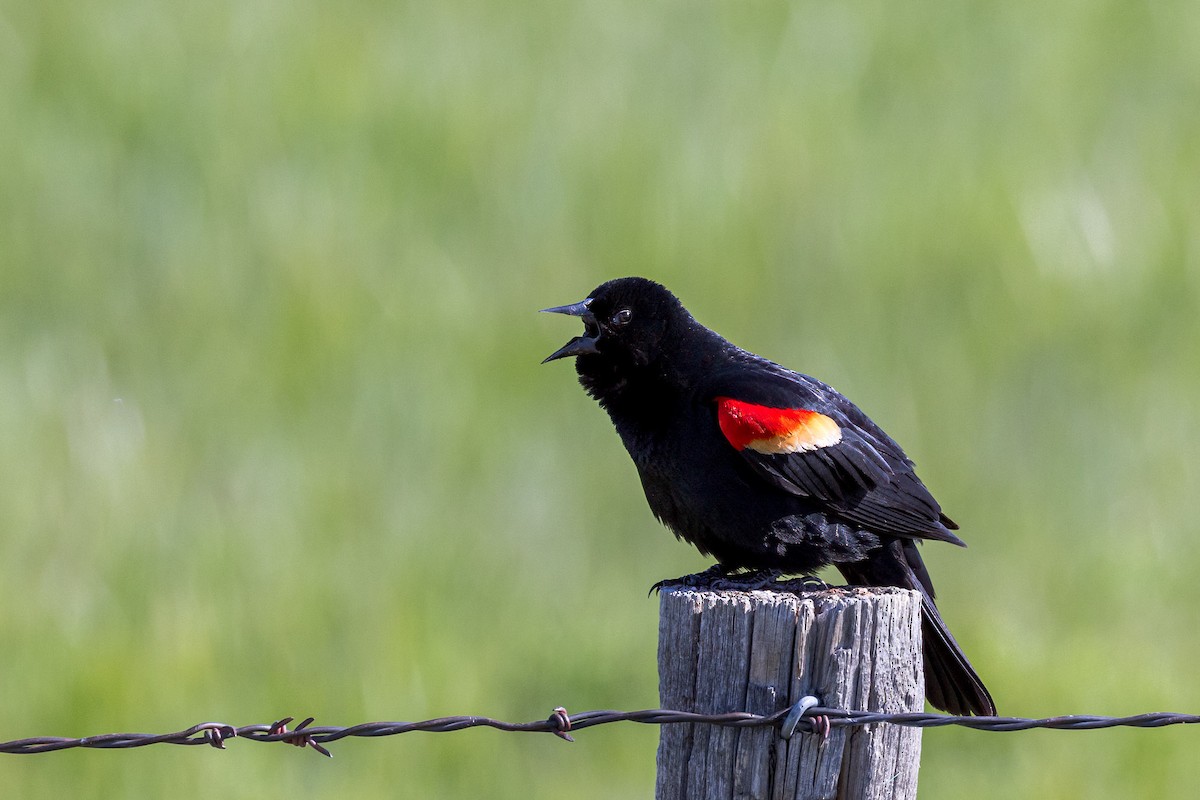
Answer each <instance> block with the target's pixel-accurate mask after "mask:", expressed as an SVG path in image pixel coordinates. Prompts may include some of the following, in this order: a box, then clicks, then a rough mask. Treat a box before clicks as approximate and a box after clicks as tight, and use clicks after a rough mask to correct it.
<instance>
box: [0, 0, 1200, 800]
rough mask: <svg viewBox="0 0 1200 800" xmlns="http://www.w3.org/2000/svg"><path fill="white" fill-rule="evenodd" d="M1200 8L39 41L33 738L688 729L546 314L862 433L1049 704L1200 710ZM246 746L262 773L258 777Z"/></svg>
mask: <svg viewBox="0 0 1200 800" xmlns="http://www.w3.org/2000/svg"><path fill="white" fill-rule="evenodd" d="M1198 40H1200V9H1198V8H1197V7H1196V6H1195V4H1193V3H1186V2H1178V1H1177V0H1167V2H1163V3H1156V4H1137V3H1128V2H1126V3H1120V2H1108V3H1105V2H1101V3H1095V2H1091V3H1083V2H1078V1H1077V0H1067V2H1063V3H1054V4H1042V3H1034V2H1029V1H1028V0H1017V2H1006V3H1000V2H967V3H962V4H958V5H953V4H950V5H947V4H945V3H937V2H928V1H925V2H917V3H908V4H900V5H897V4H886V3H878V2H852V3H849V4H829V3H820V2H812V1H811V0H800V2H795V3H776V2H750V3H728V4H716V5H699V6H698V5H696V4H694V3H678V2H667V3H654V4H646V3H641V2H637V3H635V2H620V1H619V0H618V2H612V1H611V0H609V1H607V2H603V3H600V2H595V1H594V0H592V1H591V2H588V1H587V0H585V2H579V3H560V2H536V1H535V2H527V3H518V4H514V3H511V2H503V3H502V2H487V0H484V1H483V2H479V1H478V0H476V1H475V2H455V1H454V0H451V1H450V2H442V3H427V4H420V3H396V4H387V3H376V2H367V1H365V0H364V1H363V2H350V3H345V4H341V5H338V6H333V5H328V6H322V5H319V4H314V3H309V2H303V0H302V1H301V2H292V3H279V2H269V0H248V2H236V3H234V2H226V1H225V0H217V1H216V2H214V3H205V4H188V3H161V2H148V1H147V0H108V2H96V1H95V0H81V1H80V2H76V3H69V4H62V3H36V2H29V0H16V1H15V2H8V3H5V4H3V5H2V6H0V104H2V107H3V109H4V113H3V114H0V441H2V442H3V444H2V446H0V485H3V487H4V489H3V492H2V493H0V531H2V533H0V581H2V584H0V585H2V586H3V590H4V595H5V598H6V602H5V612H4V613H3V614H0V647H2V649H3V652H4V653H5V656H4V659H3V663H4V680H3V683H2V685H0V707H3V709H4V721H3V725H2V729H0V739H12V738H19V737H25V736H35V735H86V734H93V733H104V732H110V731H118V730H140V731H166V730H175V729H178V728H181V727H184V726H186V725H189V724H191V723H193V722H198V721H202V720H209V719H220V720H223V721H227V722H231V723H236V724H247V723H252V722H267V721H270V720H272V719H274V718H277V717H281V716H284V715H295V716H299V717H303V716H306V715H309V714H312V715H315V716H316V717H317V719H318V721H319V722H320V723H324V724H351V723H355V722H361V721H367V720H373V719H423V718H426V717H431V716H438V715H443V714H458V713H479V714H488V715H492V716H499V717H504V718H511V719H533V718H538V717H542V716H544V715H546V714H548V713H549V712H550V709H551V708H552V707H553V706H555V705H558V704H564V705H566V706H567V707H568V708H570V709H572V710H580V711H581V710H585V709H591V708H606V707H612V708H637V707H649V706H654V705H655V704H656V700H657V694H656V693H657V686H656V677H655V669H654V649H655V636H656V620H657V607H656V604H655V603H654V602H653V601H652V600H648V599H647V598H646V588H647V587H648V586H649V585H650V584H651V583H652V582H654V581H655V580H657V579H659V578H662V577H665V576H670V575H677V574H680V573H683V572H687V571H691V570H694V569H698V568H701V567H703V566H704V565H705V562H704V561H703V560H702V559H701V558H700V557H699V556H697V555H696V554H695V553H693V552H692V551H691V550H690V549H689V548H687V547H685V546H683V545H680V544H678V543H676V542H675V541H674V540H673V539H672V537H671V536H669V535H668V534H667V533H666V532H665V531H663V530H661V529H660V528H659V527H658V526H657V524H656V523H655V522H654V520H653V519H652V518H651V516H650V514H649V513H648V511H647V510H646V508H645V504H644V501H643V499H642V498H641V495H640V488H639V486H638V483H637V479H636V476H635V474H634V470H633V468H632V466H631V465H630V464H629V463H628V459H627V457H626V456H625V454H624V452H623V451H622V450H621V448H620V445H619V443H618V441H617V439H616V437H615V436H614V435H613V433H612V431H611V430H610V428H609V424H608V421H607V419H606V418H605V416H604V415H603V414H602V413H601V412H600V411H599V410H598V409H597V408H595V407H594V405H593V404H592V403H591V402H590V401H589V400H588V399H587V398H586V397H585V396H584V395H583V393H582V392H581V391H580V390H579V388H578V387H577V386H576V385H575V384H574V376H573V373H572V371H571V369H570V367H569V366H567V365H564V364H553V365H550V366H546V367H541V366H539V364H538V361H539V360H540V359H541V358H542V357H543V356H544V355H546V354H547V353H549V352H550V351H551V350H553V349H554V348H556V347H557V346H559V345H560V344H562V342H563V341H565V340H566V339H567V338H568V337H569V336H571V335H573V334H574V333H575V332H576V330H575V326H574V324H573V323H572V324H568V323H567V321H565V320H563V319H561V318H554V317H549V316H538V315H537V314H535V313H534V311H535V310H536V309H538V308H542V307H544V306H548V305H554V304H558V303H565V302H572V301H575V300H578V299H581V298H582V297H584V296H585V295H586V294H587V292H588V291H589V290H590V289H591V288H593V287H594V286H595V285H597V284H599V283H600V282H602V281H603V280H605V279H607V278H610V277H615V276H618V275H624V274H645V275H647V276H649V277H653V278H656V279H659V280H662V281H664V282H665V283H667V284H668V285H669V286H670V287H671V288H673V289H674V290H675V291H676V292H677V293H678V294H679V295H680V296H681V297H682V298H683V300H684V301H685V302H686V303H687V304H688V305H689V307H690V308H691V309H692V310H693V312H694V313H695V314H696V315H697V317H698V318H700V319H701V320H702V321H703V322H705V323H707V324H708V325H710V326H712V327H714V328H715V329H717V330H719V331H721V332H722V333H724V334H725V335H726V336H727V337H729V338H731V339H733V340H734V341H736V342H738V343H739V344H741V345H743V346H745V347H748V348H750V349H753V350H756V351H758V352H761V353H763V354H765V355H768V356H770V357H773V358H775V359H776V360H778V361H781V362H783V363H785V364H787V365H789V366H792V367H794V368H796V369H800V370H803V371H805V372H809V373H811V374H814V375H817V376H818V377H821V378H823V379H825V380H827V381H829V382H830V383H832V384H834V385H835V386H837V387H839V388H840V389H841V390H842V391H843V392H845V393H846V394H848V395H850V396H851V397H852V398H853V399H854V400H856V401H857V402H858V403H859V404H860V405H861V406H863V407H864V408H865V409H866V410H867V411H868V412H869V413H870V414H872V416H874V417H875V418H876V419H877V420H878V421H879V422H880V423H881V424H883V425H884V426H885V427H886V428H887V429H888V430H889V431H890V432H891V433H892V434H893V435H894V436H896V438H897V439H899V440H900V441H901V442H902V443H903V444H904V445H905V447H906V448H907V449H908V451H909V453H910V454H911V455H912V456H913V457H914V458H915V459H917V461H918V462H919V465H920V467H921V471H922V474H923V476H924V477H925V479H926V481H927V482H928V483H929V484H930V486H931V487H932V488H933V489H934V490H935V492H936V493H937V494H938V496H939V498H941V500H942V502H943V504H944V505H945V507H946V509H947V511H948V512H949V513H950V514H951V515H952V516H954V517H955V518H956V519H957V520H958V521H959V522H960V523H961V524H962V526H963V531H962V533H963V534H964V537H965V538H966V539H967V540H968V541H969V542H970V545H971V547H970V549H969V550H967V551H959V550H956V549H954V548H950V547H936V546H931V547H928V548H927V549H926V554H927V558H928V561H929V562H930V566H931V569H932V570H933V573H934V575H935V577H936V579H937V581H938V587H939V590H940V596H941V597H942V604H943V607H944V609H945V614H946V616H947V617H948V619H949V620H950V623H951V625H952V627H953V629H954V630H955V632H956V634H957V635H958V637H959V639H960V640H961V641H962V642H963V644H964V646H965V648H966V650H967V651H968V652H969V653H970V654H971V656H972V658H973V660H974V662H975V664H976V665H977V666H978V668H979V670H980V672H981V673H982V674H983V675H984V677H985V678H986V679H987V681H988V683H989V685H990V687H991V688H992V690H993V692H994V694H995V696H996V699H997V701H998V703H999V704H1000V708H1001V711H1002V712H1006V713H1012V714H1021V715H1035V716H1036V715H1050V714H1061V713H1070V712H1077V713H1084V712H1089V713H1105V714H1123V713H1133V712H1140V711H1150V710H1180V711H1189V710H1190V711H1195V710H1196V709H1200V687H1198V686H1197V682H1196V680H1195V673H1196V664H1197V663H1198V662H1200V639H1198V637H1197V636H1196V635H1195V632H1196V631H1197V630H1198V629H1200V610H1198V609H1200V588H1198V584H1197V581H1196V572H1197V569H1198V567H1200V536H1198V535H1197V532H1198V528H1200V525H1198V523H1197V517H1196V512H1195V498H1196V495H1197V490H1198V489H1200V466H1197V454H1198V453H1200V421H1198V418H1197V410H1196V409H1197V406H1198V404H1200V322H1198V320H1197V317H1198V314H1197V311H1198V309H1200V194H1198V193H1197V191H1196V189H1197V186H1198V185H1200V183H1198V179H1200V48H1198V47H1197V46H1196V42H1197V41H1198ZM1196 736H1197V732H1196V731H1191V730H1187V729H1168V730H1160V731H1114V732H1097V733H1074V734H1064V733H1056V732H1031V733H1024V734H1010V735H998V734H986V733H978V732H971V731H965V730H953V731H952V730H939V731H932V732H928V733H926V734H925V753H924V763H923V769H922V797H928V798H957V797H963V796H966V795H967V794H968V793H969V794H970V796H972V797H975V798H977V800H982V798H991V797H997V798H999V797H1004V798H1009V797H1038V798H1060V797H1089V798H1099V797H1130V796H1133V797H1191V796H1192V795H1193V792H1194V791H1195V790H1194V787H1195V785H1196V784H1197V782H1200V762H1197V760H1196V758H1195V749H1196ZM656 742H657V731H656V730H654V729H653V728H648V727H647V728H642V727H638V726H625V727H619V726H612V727H606V728H601V729H595V730H590V731H587V732H585V733H583V734H581V735H580V736H579V742H578V743H577V744H575V745H573V746H567V745H564V744H563V743H562V742H560V741H558V740H556V739H554V738H553V737H549V736H517V735H508V734H499V733H496V732H492V731H473V732H463V733H456V734H454V735H452V736H437V735H421V734H412V735H409V736H405V737H402V738H400V739H391V740H384V741H358V742H355V743H348V744H343V745H341V746H338V747H335V748H334V752H335V755H336V758H335V759H334V761H332V762H326V761H325V760H323V759H320V758H317V757H314V756H312V755H303V754H300V753H296V752H293V751H290V750H277V749H274V748H265V747H252V746H247V745H242V746H231V748H230V751H229V752H227V753H221V754H217V753H212V752H208V751H197V750H192V749H185V748H168V747H156V748H151V749H147V750H140V751H136V752H124V753H102V752H69V753H62V754H57V755H47V756H37V757H28V758H16V757H11V756H10V757H4V758H3V760H2V761H0V785H3V786H4V787H5V794H6V796H12V797H23V798H41V797H45V798H50V797H56V798H57V797H62V796H71V797H77V798H86V797H152V796H165V795H166V794H167V793H168V792H171V793H173V794H178V793H180V791H181V790H182V791H183V792H184V793H185V794H186V795H188V796H196V795H198V794H199V793H200V791H201V790H202V791H203V792H204V794H205V795H206V796H235V797H241V796H250V795H254V794H265V793H272V794H274V795H275V796H287V795H291V794H299V793H310V794H312V795H313V796H320V795H330V796H347V797H351V796H364V797H373V796H385V795H389V794H392V795H401V796H413V797H440V798H459V797H462V798H467V797H471V798H473V797H495V798H557V797H562V796H570V797H574V798H591V797H596V798H600V797H604V798H612V797H647V796H649V794H650V792H651V787H652V783H653V774H654V748H655V745H656ZM235 745H236V743H235Z"/></svg>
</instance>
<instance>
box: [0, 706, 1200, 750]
mask: <svg viewBox="0 0 1200 800" xmlns="http://www.w3.org/2000/svg"><path fill="white" fill-rule="evenodd" d="M292 720H293V718H292V717H286V718H284V719H281V720H279V721H277V722H274V723H272V724H270V725H244V726H241V727H236V726H233V725H227V724H225V723H222V722H202V723H200V724H198V725H193V726H192V727H190V728H185V729H184V730H181V731H175V732H174V733H159V734H153V733H106V734H100V735H98V736H85V737H83V738H80V739H70V738H64V737H57V736H43V737H37V738H31V739H15V740H13V741H10V742H0V753H13V754H32V753H49V752H54V751H58V750H69V749H73V748H88V749H97V750H118V749H125V748H131V747H146V746H148V745H153V744H175V745H202V744H207V745H209V746H211V747H216V748H219V749H222V750H224V749H225V743H226V742H228V741H229V740H231V739H244V740H249V741H252V742H286V743H287V744H291V745H294V746H296V747H311V748H312V749H314V750H316V751H317V752H319V753H321V754H323V755H326V756H330V757H332V754H331V753H330V752H329V750H328V749H327V748H326V747H325V745H327V744H330V743H331V742H336V741H339V740H341V739H348V738H351V737H364V738H378V737H382V736H397V735H399V734H402V733H412V732H414V731H426V732H429V733H448V732H451V731H461V730H466V729H467V728H482V727H487V728H495V729H497V730H502V731H513V732H524V733H553V734H554V735H556V736H558V737H560V738H562V739H565V740H566V741H569V742H570V741H574V739H573V738H572V737H571V735H570V733H569V731H578V730H583V729H584V728H591V727H594V726H596V725H608V724H611V723H614V722H635V723H639V724H643V725H677V724H684V723H692V724H707V725H718V726H722V727H733V728H762V727H779V728H781V735H782V736H784V737H785V738H786V737H789V736H791V735H792V733H793V732H802V733H809V734H819V735H822V736H829V735H830V733H831V731H833V730H837V729H839V728H850V727H859V726H864V725H876V724H890V725H902V726H905V727H913V728H942V727H946V726H948V725H960V726H963V727H967V728H973V729H975V730H981V731H1024V730H1031V729H1034V728H1048V729H1053V730H1096V729H1099V728H1115V727H1131V728H1161V727H1164V726H1167V725H1192V724H1196V723H1200V716H1197V715H1194V714H1180V713H1168V712H1161V713H1152V714H1136V715H1133V716H1128V717H1100V716H1092V715H1078V714H1076V715H1069V716H1059V717H1045V718H1042V719H1032V718H1026V717H961V716H953V715H949V714H928V713H924V712H905V713H883V712H873V711H848V710H844V709H837V708H825V707H822V706H820V705H817V704H816V699H815V698H812V697H806V698H804V699H803V700H801V701H800V702H799V703H797V704H796V705H795V706H791V707H789V708H785V709H782V710H780V711H777V712H775V713H774V714H767V715H762V714H751V713H748V712H731V713H726V714H703V713H696V712H689V711H671V710H667V709H662V708H654V709H645V710H642V711H585V712H583V713H580V714H568V713H567V710H566V709H565V708H562V707H561V706H560V707H559V708H556V709H554V713H552V714H551V715H550V716H549V717H547V718H546V719H542V720H535V721H533V722H504V721H502V720H497V719H491V718H490V717H480V716H458V717H438V718H436V719H427V720H423V721H421V722H366V723H362V724H360V725H351V726H349V727H334V726H315V727H314V726H312V722H313V718H312V717H309V718H308V719H306V720H304V721H303V722H301V723H300V724H299V725H297V726H296V727H295V728H294V729H293V730H288V727H287V726H288V725H289V724H290V723H291V722H292Z"/></svg>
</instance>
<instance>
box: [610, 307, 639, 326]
mask: <svg viewBox="0 0 1200 800" xmlns="http://www.w3.org/2000/svg"><path fill="white" fill-rule="evenodd" d="M631 319H633V312H632V311H630V310H629V309H628V308H622V309H621V310H620V311H618V312H617V313H615V314H613V315H612V317H611V318H609V320H608V321H609V322H611V323H612V324H613V325H624V324H626V323H627V322H629V320H631Z"/></svg>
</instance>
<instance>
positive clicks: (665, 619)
mask: <svg viewBox="0 0 1200 800" xmlns="http://www.w3.org/2000/svg"><path fill="white" fill-rule="evenodd" d="M659 613H660V616H659V629H658V638H659V641H658V673H659V696H660V701H661V704H662V707H663V708H668V709H675V710H680V711H697V712H701V713H724V712H729V711H750V712H753V713H756V714H771V713H774V712H776V711H779V710H780V709H783V708H787V707H789V706H791V705H793V704H794V703H796V702H798V701H799V700H800V698H802V697H804V696H805V695H813V696H815V697H817V698H819V699H820V701H821V705H823V706H826V707H829V708H848V709H865V710H870V711H889V712H890V711H920V710H921V709H922V708H923V703H924V696H925V685H924V679H923V677H922V670H921V601H920V598H919V596H918V595H917V594H916V592H911V591H906V590H902V589H870V590H867V589H830V590H828V591H823V592H806V593H803V594H799V595H796V594H786V593H777V592H765V591H756V592H732V591H698V590H695V589H689V588H684V587H676V588H671V589H664V590H663V592H662V597H661V605H660V612H659ZM920 759H921V731H920V730H919V729H917V728H902V727H899V726H895V725H868V726H863V727H855V728H835V729H834V730H833V732H832V733H831V734H830V736H829V738H828V739H823V738H822V737H821V736H819V735H813V734H806V733H801V732H797V733H796V734H795V735H794V736H793V737H792V738H791V739H790V740H787V741H784V740H783V739H782V738H781V737H780V736H779V731H778V729H777V728H744V729H739V728H728V727H717V726H714V725H705V724H695V725H691V724H687V725H664V726H662V733H661V738H660V740H659V747H658V781H657V787H656V795H655V796H656V798H657V800H734V799H735V798H737V800H749V799H751V798H753V799H754V800H793V798H804V799H805V800H810V799H811V800H817V798H820V799H821V800H826V799H829V800H832V799H833V798H837V799H838V800H858V799H860V798H863V799H865V798H870V799H871V800H884V798H887V799H888V800H892V799H895V800H904V799H906V798H915V797H916V794H917V768H918V766H919V765H920Z"/></svg>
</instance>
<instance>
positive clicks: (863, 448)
mask: <svg viewBox="0 0 1200 800" xmlns="http://www.w3.org/2000/svg"><path fill="white" fill-rule="evenodd" d="M545 310H546V311H549V312H554V313H558V314H570V315H571V316H576V317H580V318H581V319H582V320H583V325H584V332H583V335H582V336H576V337H575V338H573V339H571V341H569V342H567V343H566V344H565V345H564V346H563V347H561V348H559V349H558V350H557V351H555V352H554V353H552V354H551V355H550V356H549V357H548V358H546V361H553V360H555V359H559V358H566V357H568V356H573V357H575V368H576V371H577V372H578V373H579V382H580V383H581V384H583V388H584V389H586V390H587V392H588V394H590V395H591V396H592V397H593V398H595V399H596V400H597V401H598V402H599V403H600V405H601V406H602V407H603V408H604V410H605V411H607V412H608V415H609V417H611V418H612V422H613V425H614V426H615V427H616V429H617V433H618V434H620V436H621V441H622V442H623V443H624V444H625V449H626V450H628V451H629V455H630V456H632V458H633V462H634V464H636V465H637V470H638V474H639V475H640V476H641V479H642V488H643V489H644V490H645V492H646V500H647V502H648V503H649V504H650V509H651V511H653V512H654V515H655V517H657V518H658V519H659V520H660V521H661V522H662V523H664V524H665V525H666V526H667V527H668V528H669V529H670V530H671V531H672V532H673V533H674V534H675V535H676V536H677V537H679V538H680V539H683V540H685V541H687V542H690V543H691V544H693V545H695V546H696V547H697V548H698V549H699V550H700V552H701V553H703V554H705V555H712V556H714V557H715V558H716V559H717V565H716V566H715V567H713V569H711V570H709V571H708V572H706V573H701V574H700V575H699V576H691V577H692V578H698V579H699V581H698V582H700V583H702V582H703V581H704V580H706V579H712V578H718V577H720V576H733V575H734V573H735V572H737V571H738V570H751V571H754V572H755V573H756V574H757V576H758V578H759V579H760V580H761V579H762V576H768V577H769V578H771V579H773V578H774V577H777V576H778V575H781V574H792V575H811V574H812V573H813V572H815V571H816V570H818V569H820V568H822V567H825V566H828V565H830V564H832V565H834V566H836V567H837V568H838V569H839V570H840V571H841V573H842V575H843V576H845V578H846V580H847V581H849V582H850V583H852V584H856V585H862V586H900V587H903V588H905V589H915V590H917V591H919V592H920V593H921V598H922V612H923V613H922V624H921V631H922V639H923V645H924V653H925V689H926V697H927V698H928V700H929V702H930V704H931V705H933V706H934V707H936V708H939V709H942V710H944V711H947V712H950V713H952V714H981V715H994V714H995V713H996V707H995V704H994V703H993V702H992V698H991V695H990V694H988V690H987V688H986V687H984V685H983V681H981V680H980V678H979V676H978V675H977V674H976V673H975V670H974V669H972V667H971V664H970V662H969V661H967V657H966V656H965V655H964V654H963V652H962V650H961V649H960V648H959V646H958V643H957V642H955V641H954V637H953V636H951V635H950V631H949V630H948V629H947V628H946V624H945V623H944V622H943V621H942V618H941V616H940V615H939V614H938V610H937V606H936V605H934V591H933V582H932V581H931V580H930V578H929V573H928V572H927V571H926V569H925V565H924V564H923V563H922V561H921V555H920V553H919V552H918V550H917V544H918V542H919V541H920V540H922V539H936V540H938V541H943V542H950V543H952V544H957V545H963V542H962V540H961V539H959V538H958V537H957V536H955V535H954V533H953V532H952V531H954V530H957V528H958V526H957V525H956V524H955V523H954V522H953V521H952V520H951V519H950V518H949V517H947V516H946V515H945V514H943V513H942V509H941V506H939V505H938V503H937V501H936V500H934V499H933V496H932V495H931V494H930V493H929V490H928V489H926V488H925V486H924V484H922V483H921V480H920V479H919V478H918V477H917V475H916V473H915V472H914V471H913V462H912V461H911V460H909V458H908V457H907V456H906V455H905V454H904V451H903V450H901V449H900V446H899V445H898V444H896V443H895V442H894V441H892V439H891V437H889V436H888V435H887V434H886V433H884V432H883V431H882V430H881V429H880V428H879V426H877V425H876V424H875V423H874V422H872V421H871V420H870V419H869V418H868V417H867V415H866V414H864V413H863V412H862V411H860V410H859V409H858V407H857V406H855V405H854V404H853V403H851V402H850V401H849V400H847V399H846V398H845V397H843V396H842V395H841V394H839V393H838V392H837V391H835V390H834V389H832V388H831V387H829V386H827V385H825V384H824V383H822V382H821V381H818V380H816V379H815V378H810V377H809V376H807V375H801V374H799V373H796V372H792V371H791V370H788V369H785V368H784V367H781V366H779V365H778V364H775V363H774V362H771V361H768V360H767V359H765V358H762V357H760V356H757V355H754V354H753V353H749V352H747V351H745V350H742V349H741V348H739V347H736V346H734V345H733V344H731V343H730V342H728V341H726V340H725V339H723V338H721V336H719V335H718V334H716V333H715V332H713V331H711V330H709V329H708V328H706V327H704V326H703V325H701V324H700V323H699V322H697V321H696V320H695V319H694V318H693V317H692V315H691V314H689V313H688V311H687V309H685V308H684V307H683V305H682V304H681V303H680V302H679V300H678V299H677V298H676V297H675V295H673V294H671V292H669V291H668V290H667V289H666V288H665V287H663V286H661V285H659V284H657V283H654V282H653V281H649V280H646V279H645V278H619V279H617V280H613V281H609V282H608V283H605V284H603V285H601V286H599V287H598V288H597V289H596V290H595V291H593V292H592V293H591V295H590V296H588V298H587V299H586V300H583V301H581V302H578V303H574V304H572V305H566V306H558V307H556V308H547V309H545ZM543 363H544V362H543ZM963 546H965V545H963ZM738 577H741V576H738ZM728 580H735V581H736V580H737V578H736V577H731V578H729V579H728Z"/></svg>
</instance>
